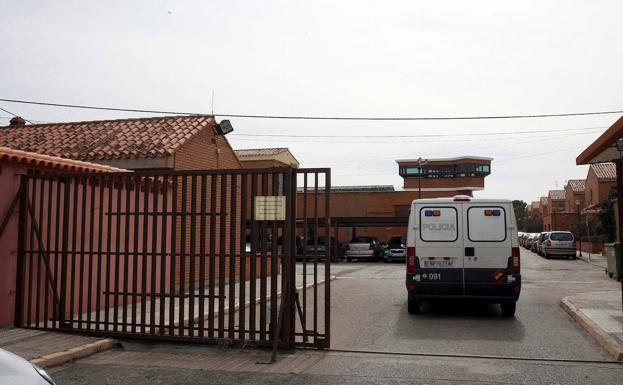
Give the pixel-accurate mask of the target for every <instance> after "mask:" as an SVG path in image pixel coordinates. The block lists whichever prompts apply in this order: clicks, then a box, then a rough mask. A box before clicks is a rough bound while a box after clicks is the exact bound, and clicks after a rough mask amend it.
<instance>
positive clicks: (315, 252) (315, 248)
mask: <svg viewBox="0 0 623 385" xmlns="http://www.w3.org/2000/svg"><path fill="white" fill-rule="evenodd" d="M326 242H327V238H326V237H325V236H320V237H318V238H317V239H314V238H309V239H308V240H307V246H306V247H305V254H306V255H307V259H308V260H309V259H313V258H316V257H317V258H318V259H321V260H324V257H325V254H326V252H327V246H326ZM330 242H331V245H330V247H331V249H330V250H331V257H332V260H334V261H335V260H337V259H338V257H339V254H336V247H335V246H336V241H335V238H333V237H331V241H330ZM338 250H339V248H338Z"/></svg>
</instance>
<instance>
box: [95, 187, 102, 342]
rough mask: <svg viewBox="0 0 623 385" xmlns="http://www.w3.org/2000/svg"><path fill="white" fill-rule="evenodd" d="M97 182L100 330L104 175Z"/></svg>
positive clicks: (97, 311) (97, 321)
mask: <svg viewBox="0 0 623 385" xmlns="http://www.w3.org/2000/svg"><path fill="white" fill-rule="evenodd" d="M98 183H99V200H98V202H99V207H100V209H99V215H98V218H97V229H98V231H97V269H95V271H96V274H97V278H96V283H95V325H96V329H97V330H100V313H101V311H100V306H101V301H100V296H101V295H102V235H103V234H104V229H103V227H102V226H104V176H103V175H101V176H100V177H99V179H98Z"/></svg>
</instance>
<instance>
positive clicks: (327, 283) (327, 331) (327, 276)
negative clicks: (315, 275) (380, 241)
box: [323, 169, 339, 348]
mask: <svg viewBox="0 0 623 385" xmlns="http://www.w3.org/2000/svg"><path fill="white" fill-rule="evenodd" d="M324 192H325V198H324V202H325V209H324V220H325V232H326V234H327V239H326V240H325V245H330V244H331V169H327V170H326V171H325V182H324ZM337 238H338V237H337V234H335V246H334V247H335V249H334V252H335V253H336V260H337V253H338V247H339V245H338V244H337ZM328 250H329V252H328V254H327V257H325V259H324V342H323V347H325V348H328V347H329V346H330V342H331V338H330V337H331V259H332V255H331V247H329V248H328Z"/></svg>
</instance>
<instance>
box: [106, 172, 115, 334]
mask: <svg viewBox="0 0 623 385" xmlns="http://www.w3.org/2000/svg"><path fill="white" fill-rule="evenodd" d="M106 179H107V180H108V202H107V205H106V206H107V215H108V220H107V221H106V283H105V285H104V287H105V292H104V293H105V294H104V330H105V331H109V328H110V258H111V257H112V250H111V248H112V221H113V203H112V202H113V200H112V197H113V194H112V191H113V190H114V188H115V177H114V176H111V177H108V178H106Z"/></svg>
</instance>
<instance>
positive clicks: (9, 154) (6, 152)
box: [0, 147, 128, 172]
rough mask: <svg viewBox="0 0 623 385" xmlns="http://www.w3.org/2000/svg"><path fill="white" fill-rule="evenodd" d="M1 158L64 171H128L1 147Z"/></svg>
mask: <svg viewBox="0 0 623 385" xmlns="http://www.w3.org/2000/svg"><path fill="white" fill-rule="evenodd" d="M0 160H4V161H14V162H20V163H25V164H28V165H32V166H37V167H46V168H53V169H57V170H63V171H77V172H126V171H128V170H125V169H123V168H117V167H110V166H106V165H102V164H96V163H91V162H83V161H80V160H73V159H65V158H60V157H57V156H50V155H43V154H37V153H34V152H27V151H21V150H15V149H12V148H8V147H0Z"/></svg>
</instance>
